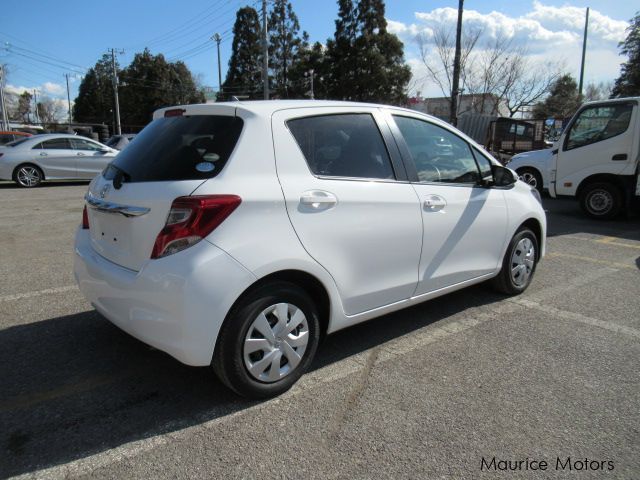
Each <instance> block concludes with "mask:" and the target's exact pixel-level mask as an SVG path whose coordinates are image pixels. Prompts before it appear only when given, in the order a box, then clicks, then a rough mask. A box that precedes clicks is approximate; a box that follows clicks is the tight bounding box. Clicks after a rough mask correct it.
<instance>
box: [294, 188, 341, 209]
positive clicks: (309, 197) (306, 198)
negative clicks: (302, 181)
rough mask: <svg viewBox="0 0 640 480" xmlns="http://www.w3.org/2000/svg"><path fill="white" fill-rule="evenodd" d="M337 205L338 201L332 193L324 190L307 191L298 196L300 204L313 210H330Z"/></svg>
mask: <svg viewBox="0 0 640 480" xmlns="http://www.w3.org/2000/svg"><path fill="white" fill-rule="evenodd" d="M337 203H338V199H337V198H336V196H335V195H334V194H333V193H330V192H325V191H324V190H309V191H307V192H303V193H302V195H301V196H300V204H301V205H304V206H305V207H310V208H313V209H314V210H322V209H327V208H331V207H333V206H334V205H336V204H337Z"/></svg>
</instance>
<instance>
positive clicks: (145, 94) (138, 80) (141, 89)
mask: <svg viewBox="0 0 640 480" xmlns="http://www.w3.org/2000/svg"><path fill="white" fill-rule="evenodd" d="M120 82H121V86H120V88H119V92H120V117H121V121H122V124H123V125H135V126H142V125H146V124H147V123H148V122H149V121H150V120H151V115H152V114H153V111H154V110H156V109H158V108H161V107H166V106H169V105H184V104H189V103H203V102H204V101H205V98H204V93H203V92H202V90H200V89H198V88H197V86H196V82H195V80H194V78H193V75H192V74H191V72H190V71H189V69H188V68H187V66H186V65H185V64H184V63H183V62H175V63H170V62H167V61H166V60H165V58H164V55H162V54H159V55H152V54H151V52H149V50H148V49H145V50H144V51H143V52H142V53H137V54H136V55H135V56H134V58H133V61H132V62H131V64H130V65H129V66H127V67H126V68H125V69H124V70H123V71H122V74H121V75H120Z"/></svg>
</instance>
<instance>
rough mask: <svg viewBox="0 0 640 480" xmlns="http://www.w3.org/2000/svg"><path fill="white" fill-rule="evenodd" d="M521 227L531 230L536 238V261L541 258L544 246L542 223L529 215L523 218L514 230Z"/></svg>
mask: <svg viewBox="0 0 640 480" xmlns="http://www.w3.org/2000/svg"><path fill="white" fill-rule="evenodd" d="M523 228H528V229H529V230H531V231H532V232H533V234H534V235H535V236H536V239H537V240H538V251H536V261H538V260H540V258H541V255H542V252H543V248H544V245H543V244H544V238H543V235H542V224H541V223H540V221H539V220H538V219H536V218H533V217H531V218H528V219H527V220H525V221H524V222H522V223H521V224H520V226H519V227H518V228H517V229H516V232H517V231H519V230H521V229H523Z"/></svg>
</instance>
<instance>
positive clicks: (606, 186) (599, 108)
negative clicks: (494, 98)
mask: <svg viewBox="0 0 640 480" xmlns="http://www.w3.org/2000/svg"><path fill="white" fill-rule="evenodd" d="M639 106H640V97H632V98H617V99H612V100H604V101H597V102H589V103H586V104H584V105H582V106H581V107H580V108H579V109H578V111H577V112H576V114H575V115H574V116H573V117H572V118H571V120H570V121H569V123H568V124H567V126H566V128H565V129H564V131H563V133H562V135H561V137H560V139H559V140H558V141H557V142H556V143H555V144H554V145H553V147H552V148H551V149H545V150H536V151H532V152H526V153H522V154H519V155H515V156H514V157H513V158H512V159H511V161H510V162H509V163H508V167H509V168H511V169H512V170H515V171H516V172H517V173H518V175H519V176H520V178H521V179H522V180H524V181H526V182H527V183H529V184H531V185H532V186H535V187H537V188H538V189H539V190H543V189H548V190H549V194H550V195H551V196H552V197H576V198H578V200H579V201H580V206H581V207H582V209H583V210H584V212H585V213H586V214H587V215H588V216H590V217H592V218H598V219H610V218H615V217H616V216H618V215H619V214H620V213H622V212H624V213H629V212H631V211H632V210H634V209H636V210H640V178H639V174H640V167H639V164H640V111H639Z"/></svg>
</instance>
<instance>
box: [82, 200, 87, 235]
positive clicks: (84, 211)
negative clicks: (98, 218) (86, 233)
mask: <svg viewBox="0 0 640 480" xmlns="http://www.w3.org/2000/svg"><path fill="white" fill-rule="evenodd" d="M82 229H83V230H89V213H88V212H87V206H86V205H85V206H84V208H83V209H82Z"/></svg>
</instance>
